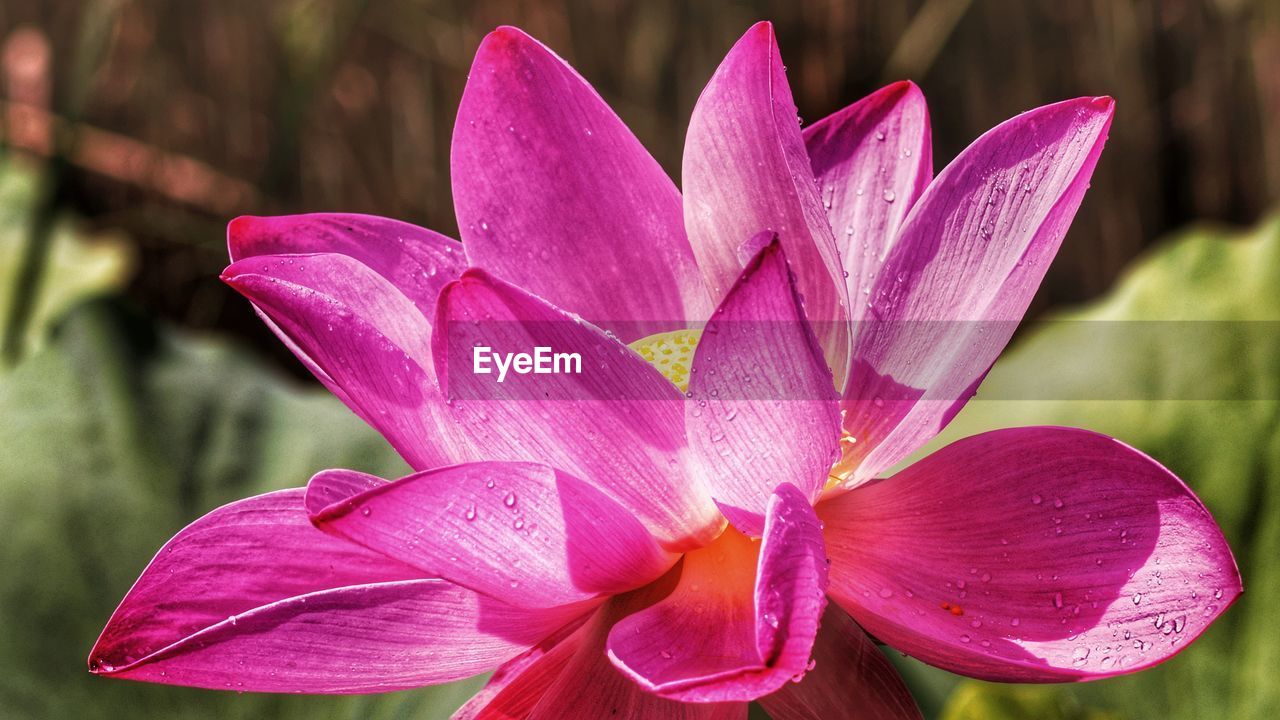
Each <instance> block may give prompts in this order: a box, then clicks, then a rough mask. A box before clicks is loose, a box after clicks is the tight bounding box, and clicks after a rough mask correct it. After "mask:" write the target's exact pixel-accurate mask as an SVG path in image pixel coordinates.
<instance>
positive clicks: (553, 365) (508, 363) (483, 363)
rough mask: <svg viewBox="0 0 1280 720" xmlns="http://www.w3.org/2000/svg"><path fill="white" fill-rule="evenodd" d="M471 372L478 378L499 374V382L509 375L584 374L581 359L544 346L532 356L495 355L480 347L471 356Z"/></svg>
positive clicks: (473, 349)
mask: <svg viewBox="0 0 1280 720" xmlns="http://www.w3.org/2000/svg"><path fill="white" fill-rule="evenodd" d="M471 371H472V372H473V373H475V374H476V375H492V374H495V373H496V374H497V376H498V382H502V381H503V380H506V379H507V373H508V372H509V371H515V373H516V374H517V375H529V374H533V375H578V374H580V373H581V372H582V356H581V355H579V354H578V353H558V352H552V351H551V348H549V347H541V346H539V347H535V348H534V349H533V353H532V354H530V353H496V352H494V351H493V348H491V347H488V346H485V345H477V346H476V347H474V348H472V352H471Z"/></svg>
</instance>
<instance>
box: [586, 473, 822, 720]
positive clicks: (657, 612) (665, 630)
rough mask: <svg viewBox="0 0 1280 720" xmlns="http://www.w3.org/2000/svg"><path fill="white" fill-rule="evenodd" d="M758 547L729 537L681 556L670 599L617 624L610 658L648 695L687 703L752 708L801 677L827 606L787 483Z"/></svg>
mask: <svg viewBox="0 0 1280 720" xmlns="http://www.w3.org/2000/svg"><path fill="white" fill-rule="evenodd" d="M764 530H765V532H764V537H763V539H762V540H761V542H760V543H759V544H758V545H757V544H756V543H755V542H754V541H752V540H750V539H748V538H747V537H746V536H744V535H742V534H740V533H738V532H737V531H735V530H732V529H729V530H726V531H725V533H724V534H723V535H721V537H720V539H718V540H717V541H716V542H715V543H713V544H712V545H709V546H707V547H705V548H701V549H699V550H696V551H694V552H691V553H688V554H687V555H685V558H684V563H683V566H682V570H681V574H680V579H679V584H678V585H677V586H676V588H675V590H673V591H672V593H671V594H670V595H669V596H667V597H666V598H664V599H663V600H661V601H659V602H658V603H656V604H654V605H653V606H652V607H649V608H647V609H645V610H642V611H640V612H637V613H635V614H633V615H631V616H629V617H627V618H625V619H624V620H622V621H621V622H619V623H618V624H617V625H615V626H614V628H613V630H612V632H610V634H609V657H610V658H611V659H612V660H613V663H614V665H616V666H617V667H618V668H619V669H620V670H622V672H624V673H625V674H626V675H628V676H629V677H631V678H632V679H633V680H635V681H636V682H637V683H638V684H639V685H640V686H641V687H643V688H645V689H646V690H648V691H649V692H652V693H655V694H658V695H661V696H663V697H667V698H672V699H677V700H683V701H687V702H728V701H744V700H754V699H756V698H758V697H760V696H762V695H766V694H768V693H771V692H773V691H775V690H777V689H778V688H779V687H781V686H782V685H784V684H785V683H787V682H789V681H790V680H791V678H793V677H795V676H797V675H799V674H801V673H803V672H804V670H805V668H806V666H807V664H808V662H809V652H810V650H811V648H812V647H813V642H814V637H815V636H816V635H817V632H818V623H819V620H820V618H821V616H822V609H823V606H824V604H825V602H826V600H825V596H824V589H825V588H826V582H827V572H826V557H825V555H824V554H823V548H822V538H821V530H820V529H819V526H818V520H817V517H816V516H815V515H814V514H813V509H812V508H811V507H810V506H809V500H808V498H806V497H805V496H804V494H802V493H801V492H800V491H799V490H797V489H795V488H794V487H791V486H789V485H782V486H779V487H778V489H777V491H776V494H775V495H774V497H773V499H772V501H771V502H770V503H769V508H768V514H767V517H766V519H765V528H764Z"/></svg>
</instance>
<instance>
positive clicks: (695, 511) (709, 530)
mask: <svg viewBox="0 0 1280 720" xmlns="http://www.w3.org/2000/svg"><path fill="white" fill-rule="evenodd" d="M434 341H435V346H436V347H435V358H436V371H437V374H438V375H439V376H440V378H441V383H442V386H443V387H444V388H445V390H446V392H447V393H448V395H449V396H450V402H451V404H452V410H453V412H454V416H455V417H456V418H457V421H458V422H460V423H462V425H463V426H464V427H466V428H468V431H469V432H470V433H472V434H473V436H474V437H475V438H476V442H477V443H478V444H479V445H481V446H483V447H484V448H485V449H486V452H487V454H488V456H489V457H490V458H492V459H495V460H529V461H534V462H542V463H545V464H547V465H551V466H553V467H556V468H561V469H563V470H564V471H566V472H568V473H570V474H572V475H574V476H577V477H580V478H582V479H583V480H586V481H587V482H589V483H591V484H593V485H595V486H596V487H598V488H600V489H601V490H604V491H605V492H606V493H607V494H608V495H610V496H611V497H612V498H613V499H614V500H616V501H618V502H619V503H620V504H621V505H622V506H623V507H624V508H626V509H627V511H628V512H631V513H634V514H635V516H636V517H637V518H639V520H640V521H641V522H642V523H644V525H645V526H646V527H647V528H649V530H650V531H651V532H652V533H653V534H654V535H655V536H656V537H657V538H658V539H659V540H660V541H661V542H662V543H663V545H664V546H666V547H667V548H669V549H672V550H680V549H685V548H688V547H697V546H699V545H702V544H705V543H706V542H707V541H709V540H710V539H711V538H714V537H715V535H716V534H717V533H718V532H719V530H720V528H721V527H722V525H723V522H724V521H723V518H722V516H721V515H720V513H719V512H718V511H717V510H716V508H715V504H714V503H712V502H711V499H710V497H709V496H708V495H707V493H706V491H705V489H704V488H703V487H702V486H701V485H700V484H699V483H697V482H691V481H690V480H689V477H688V471H687V457H686V456H687V454H688V449H687V447H686V442H685V436H684V415H683V412H684V410H683V400H684V397H683V396H681V395H680V393H679V391H677V390H676V388H675V386H673V385H672V384H671V383H670V382H669V381H668V380H667V379H666V378H664V377H663V376H662V375H661V374H660V373H658V371H657V370H655V369H653V367H652V366H650V365H649V364H648V363H646V362H645V361H644V360H643V359H642V358H641V357H640V356H639V355H637V354H636V353H634V352H633V351H631V350H630V349H629V348H627V347H626V346H625V345H622V344H620V343H619V342H618V341H617V339H616V338H614V337H611V336H609V335H606V334H605V333H604V332H603V331H601V330H599V329H598V328H595V327H593V326H591V325H589V324H586V323H584V322H582V321H581V320H580V319H578V318H575V317H573V316H570V315H568V314H566V313H565V312H564V311H562V310H560V309H558V308H556V307H554V306H552V305H549V304H547V303H546V302H545V301H543V300H541V299H539V298H537V297H534V296H532V295H529V294H528V293H526V292H524V291H523V290H521V289H519V288H517V287H514V286H512V285H509V284H507V283H506V282H504V281H502V280H498V279H496V278H494V277H492V276H490V275H489V274H487V273H485V272H484V271H480V270H468V271H467V272H466V273H464V274H463V276H462V278H461V279H460V280H459V281H457V282H456V283H454V284H452V285H450V286H448V287H446V288H445V290H444V291H443V292H442V293H441V295H440V309H439V316H438V319H437V322H436V334H435V339H434ZM477 346H483V347H488V348H491V349H492V352H493V353H497V354H507V353H512V354H514V353H530V352H532V351H533V349H534V348H537V347H546V348H551V349H552V350H553V351H554V352H558V353H578V354H579V355H580V356H581V358H582V362H581V367H580V368H579V369H580V370H581V372H579V373H573V372H561V373H556V374H536V375H535V374H528V375H518V374H516V373H514V372H512V373H511V374H509V375H508V376H507V377H506V379H505V381H504V382H501V383H499V382H498V381H497V375H496V374H487V375H486V374H477V373H475V372H474V371H473V352H474V350H475V348H476V347H477Z"/></svg>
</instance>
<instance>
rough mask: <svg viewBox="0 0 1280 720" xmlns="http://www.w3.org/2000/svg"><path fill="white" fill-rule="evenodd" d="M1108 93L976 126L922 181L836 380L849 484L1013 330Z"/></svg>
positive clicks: (1051, 248)
mask: <svg viewBox="0 0 1280 720" xmlns="http://www.w3.org/2000/svg"><path fill="white" fill-rule="evenodd" d="M1113 111H1114V103H1113V102H1112V101H1111V99H1110V98H1080V99H1077V100H1068V101H1066V102H1061V103H1057V104H1055V105H1047V106H1045V107H1042V108H1037V109H1035V110H1031V111H1029V112H1026V113H1023V114H1021V115H1019V116H1017V117H1015V118H1013V119H1011V120H1008V121H1006V122H1004V123H1002V124H1000V125H998V126H996V127H995V128H993V129H992V130H990V131H989V132H987V133H986V134H985V135H983V136H982V137H980V138H978V139H977V140H976V141H974V143H973V144H972V145H970V146H969V147H968V148H967V149H966V150H965V151H964V152H962V153H961V154H960V155H959V156H958V157H957V158H956V159H955V160H954V161H953V162H952V163H951V164H950V165H948V166H947V168H946V169H945V170H943V171H942V172H941V173H940V174H939V175H938V177H937V179H936V180H934V181H933V182H932V183H931V184H930V185H929V187H928V189H926V190H925V192H924V194H923V195H922V196H921V197H920V200H919V202H917V203H916V205H915V207H914V208H912V210H911V213H910V215H909V216H908V217H907V219H906V221H905V222H904V224H903V226H902V229H901V231H900V232H899V237H898V239H897V241H896V242H895V243H894V244H893V246H892V248H891V249H890V251H889V255H888V257H887V258H886V259H885V261H884V266H883V268H882V270H881V271H880V272H879V273H878V274H877V276H876V281H875V284H874V286H873V287H872V288H871V292H870V294H869V296H868V297H867V298H866V301H867V302H866V304H867V308H866V310H865V312H863V313H862V322H860V323H859V324H858V327H857V328H856V329H855V337H854V342H853V354H852V365H851V367H850V371H849V381H848V382H847V383H846V385H845V388H844V393H845V400H844V403H843V406H844V410H845V418H846V421H845V430H846V432H848V433H849V435H850V436H851V437H853V438H856V440H857V442H856V443H853V444H850V445H847V446H846V447H847V450H848V451H847V452H846V455H845V458H844V461H843V462H842V464H841V465H842V467H841V468H840V470H841V472H842V473H843V472H848V473H852V474H853V477H852V483H851V484H856V483H858V482H862V481H865V480H867V479H869V478H872V477H874V476H876V475H877V474H879V473H880V472H882V471H884V470H885V469H887V468H889V467H892V466H893V465H895V464H896V463H898V462H899V461H901V460H902V459H903V458H905V457H906V456H907V455H908V454H910V453H911V452H912V451H914V450H916V449H917V448H919V447H920V446H921V445H923V444H924V443H925V442H926V441H928V440H929V439H930V438H932V437H933V436H934V435H935V434H937V432H938V431H939V430H940V429H941V428H942V427H943V426H944V425H945V424H946V423H947V422H949V421H950V420H951V418H952V417H954V415H955V414H956V413H957V412H959V410H960V408H961V407H962V406H963V405H964V403H965V401H967V400H968V399H969V397H970V396H971V395H972V394H973V391H974V390H975V388H976V387H977V384H978V383H979V382H980V381H981V379H982V378H983V376H984V375H985V374H986V372H987V370H989V369H990V367H991V364H992V363H993V362H995V359H996V357H997V356H998V355H999V354H1000V351H1001V350H1002V349H1004V346H1005V344H1006V343H1008V341H1009V338H1010V337H1011V336H1012V335H1013V331H1014V328H1015V327H1016V325H1017V322H1018V321H1019V320H1020V319H1021V318H1022V314H1023V313H1024V312H1025V311H1026V308H1027V305H1028V304H1029V303H1030V302H1031V297H1032V295H1034V294H1035V291H1036V288H1038V287H1039V285H1040V280H1041V279H1042V278H1043V277H1044V274H1045V271H1046V270H1047V269H1048V267H1049V263H1050V262H1051V261H1052V260H1053V257H1054V255H1055V254H1056V253H1057V251H1058V246H1059V245H1060V244H1061V242H1062V238H1063V236H1064V235H1065V234H1066V232H1067V227H1068V226H1069V225H1070V224H1071V219H1072V218H1073V217H1074V216H1075V213H1076V208H1078V207H1079V206H1080V201H1081V199H1082V198H1083V197H1084V192H1085V189H1086V188H1087V187H1088V185H1089V177H1090V176H1091V175H1092V173H1093V168H1094V166H1095V165H1096V164H1097V162H1098V156H1099V155H1100V154H1101V152H1102V145H1103V141H1104V140H1105V138H1106V134H1107V129H1108V128H1109V127H1110V126H1111V117H1112V113H1113Z"/></svg>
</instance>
